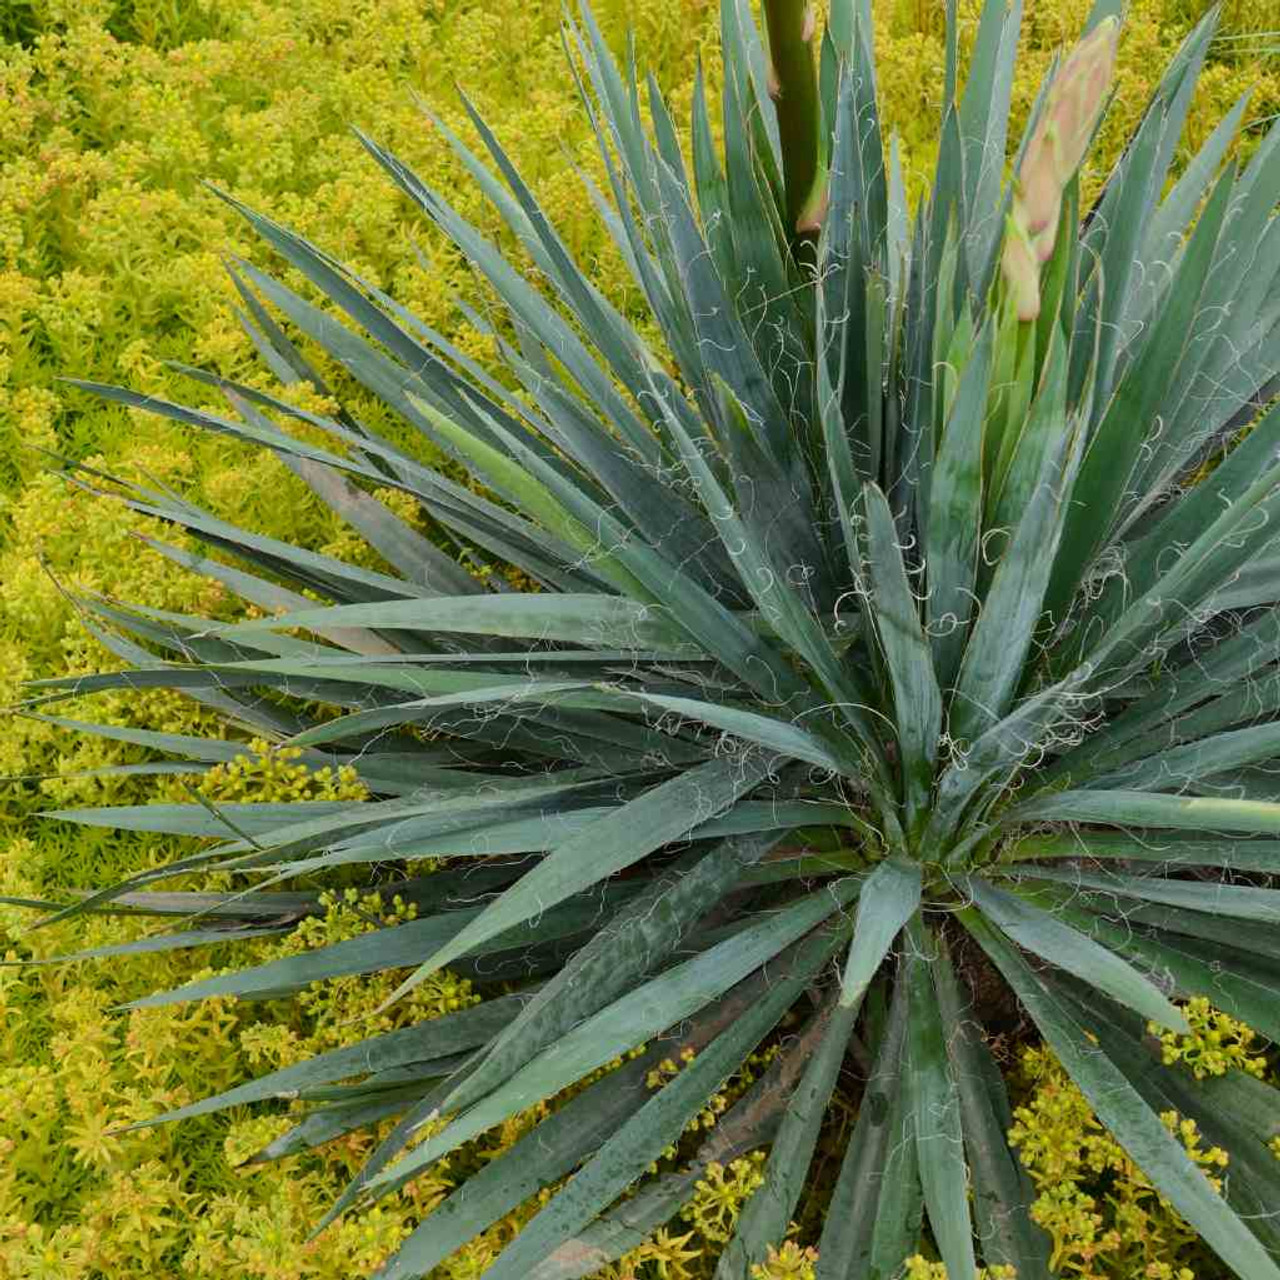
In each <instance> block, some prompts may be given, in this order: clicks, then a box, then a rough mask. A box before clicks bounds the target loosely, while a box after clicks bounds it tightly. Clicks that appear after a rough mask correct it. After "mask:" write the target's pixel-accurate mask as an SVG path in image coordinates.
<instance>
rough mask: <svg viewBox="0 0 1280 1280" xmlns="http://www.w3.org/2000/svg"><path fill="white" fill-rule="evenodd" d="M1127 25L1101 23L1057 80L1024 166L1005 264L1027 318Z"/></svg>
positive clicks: (1036, 308) (1036, 305) (1032, 314)
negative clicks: (1120, 39)
mask: <svg viewBox="0 0 1280 1280" xmlns="http://www.w3.org/2000/svg"><path fill="white" fill-rule="evenodd" d="M1119 34H1120V23H1119V21H1118V19H1116V18H1107V19H1105V20H1104V21H1102V22H1100V23H1099V24H1098V25H1097V26H1096V27H1095V28H1094V29H1093V31H1092V32H1090V34H1089V35H1088V36H1086V37H1085V38H1084V39H1083V40H1081V41H1080V43H1079V44H1078V45H1076V47H1075V49H1073V50H1072V52H1071V55H1070V56H1069V57H1068V58H1067V60H1066V62H1064V63H1063V65H1062V68H1061V70H1060V71H1059V72H1058V74H1057V75H1056V76H1055V77H1054V81H1053V85H1052V86H1051V88H1050V89H1049V95H1048V99H1047V101H1046V102H1045V107H1044V113H1043V115H1042V116H1041V117H1040V121H1039V123H1038V124H1037V125H1036V128H1035V131H1034V132H1033V133H1032V135H1031V138H1030V140H1029V142H1028V143H1027V149H1026V152H1025V153H1024V154H1023V157H1022V163H1021V164H1020V165H1019V166H1018V183H1017V188H1016V190H1015V192H1014V197H1013V208H1012V211H1011V212H1010V215H1009V233H1008V237H1007V239H1006V240H1005V248H1004V258H1003V261H1002V266H1003V270H1004V277H1005V279H1006V281H1007V282H1008V283H1009V287H1010V290H1011V291H1012V294H1013V298H1014V302H1015V305H1016V307H1017V312H1018V319H1019V320H1034V319H1036V317H1037V316H1038V315H1039V314H1040V267H1041V265H1042V264H1043V263H1045V262H1048V260H1049V259H1050V258H1051V257H1052V256H1053V246H1054V242H1055V240H1056V239H1057V234H1058V220H1059V217H1060V215H1061V212H1062V194H1063V192H1064V191H1065V190H1066V187H1067V184H1068V183H1069V182H1070V181H1071V179H1072V178H1074V177H1075V175H1076V172H1077V170H1078V169H1079V168H1080V164H1081V161H1082V160H1083V159H1084V154H1085V152H1086V151H1087V150H1088V148H1089V143H1090V142H1091V141H1092V139H1093V134H1094V130H1095V129H1096V128H1097V126H1098V120H1099V119H1100V117H1101V116H1102V110H1103V107H1104V106H1105V105H1106V101H1107V96H1108V94H1109V93H1110V90H1111V82H1112V80H1113V79H1114V77H1115V68H1116V49H1117V45H1118V41H1119Z"/></svg>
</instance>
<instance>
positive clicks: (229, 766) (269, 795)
mask: <svg viewBox="0 0 1280 1280" xmlns="http://www.w3.org/2000/svg"><path fill="white" fill-rule="evenodd" d="M302 755H303V751H302V748H301V747H277V746H274V745H273V744H271V743H269V742H267V741H266V740H265V739H263V738H254V739H253V740H252V741H251V742H250V743H249V751H248V753H242V754H240V755H238V756H236V758H235V759H234V760H231V761H229V762H228V763H226V764H218V765H214V766H213V768H212V769H209V770H208V771H207V772H205V773H204V774H203V775H202V776H201V778H200V781H199V783H198V784H197V790H198V791H199V792H200V794H201V795H204V796H208V797H209V799H210V800H219V801H224V802H227V803H230V802H233V801H234V802H239V803H260V804H265V803H268V802H274V803H277V804H280V803H288V802H293V801H301V800H350V801H360V800H367V799H368V798H369V790H368V788H367V787H366V786H365V785H364V783H362V782H361V781H360V778H359V775H358V774H357V773H356V771H355V769H353V768H352V767H351V766H350V765H347V764H344V765H341V766H339V767H338V768H337V769H333V768H331V767H330V766H329V765H324V766H322V767H321V768H319V769H311V768H308V766H307V765H305V764H300V763H298V762H299V761H300V760H301V758H302Z"/></svg>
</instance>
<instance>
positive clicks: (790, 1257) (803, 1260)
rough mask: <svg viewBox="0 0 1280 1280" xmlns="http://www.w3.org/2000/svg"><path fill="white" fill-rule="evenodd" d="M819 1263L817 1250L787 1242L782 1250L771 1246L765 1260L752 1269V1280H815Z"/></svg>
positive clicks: (791, 1241)
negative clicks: (815, 1270)
mask: <svg viewBox="0 0 1280 1280" xmlns="http://www.w3.org/2000/svg"><path fill="white" fill-rule="evenodd" d="M817 1261H818V1251H817V1250H816V1249H814V1248H812V1247H805V1248H801V1247H800V1245H798V1244H796V1242H795V1241H794V1240H787V1241H785V1242H784V1243H783V1246H782V1248H781V1249H775V1248H774V1247H773V1245H770V1246H769V1252H768V1256H767V1257H766V1258H765V1260H764V1261H763V1262H758V1263H756V1265H755V1266H753V1267H752V1268H751V1280H813V1276H814V1272H813V1269H814V1267H815V1266H816V1265H817Z"/></svg>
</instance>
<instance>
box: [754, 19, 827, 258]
mask: <svg viewBox="0 0 1280 1280" xmlns="http://www.w3.org/2000/svg"><path fill="white" fill-rule="evenodd" d="M763 4H764V18H765V30H766V32H767V35H768V47H769V94H770V96H771V97H772V98H773V105H774V110H775V112H776V113H777V118H778V136H779V140H780V142H781V144H782V180H783V186H784V188H785V199H786V225H787V229H788V232H789V233H790V234H791V235H792V236H793V246H794V247H795V248H796V249H797V250H799V248H800V246H801V245H802V244H804V243H805V242H806V241H812V240H814V239H816V238H817V234H818V231H819V229H820V228H821V226H822V218H823V215H824V214H825V212H826V204H827V166H826V160H825V157H824V156H823V154H822V150H823V147H822V113H821V106H820V104H819V101H818V77H817V70H816V67H815V62H814V43H815V40H816V36H817V31H818V24H817V19H816V16H815V14H814V10H813V6H812V5H811V4H810V3H809V2H808V0H763Z"/></svg>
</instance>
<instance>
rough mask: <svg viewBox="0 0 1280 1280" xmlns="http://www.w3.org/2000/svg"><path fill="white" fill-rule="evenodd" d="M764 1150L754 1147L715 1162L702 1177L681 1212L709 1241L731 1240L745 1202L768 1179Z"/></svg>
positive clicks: (719, 1242)
mask: <svg viewBox="0 0 1280 1280" xmlns="http://www.w3.org/2000/svg"><path fill="white" fill-rule="evenodd" d="M764 1161H765V1155H764V1152H763V1151H753V1152H751V1153H750V1154H749V1155H745V1156H740V1157H739V1158H738V1159H737V1160H732V1161H730V1163H729V1165H728V1166H727V1167H726V1166H725V1165H722V1164H718V1163H715V1162H713V1163H711V1164H709V1165H707V1167H706V1169H705V1170H704V1172H703V1176H702V1177H701V1178H699V1179H698V1182H697V1185H696V1187H695V1190H694V1193H693V1199H692V1200H690V1201H689V1203H688V1204H687V1205H686V1206H685V1207H684V1208H683V1209H682V1210H681V1211H680V1216H681V1217H682V1218H683V1219H684V1220H685V1221H686V1222H687V1223H689V1224H690V1225H691V1226H692V1227H693V1228H694V1230H695V1231H696V1232H697V1234H698V1237H699V1239H701V1240H705V1241H707V1242H708V1243H709V1244H720V1245H723V1244H727V1243H728V1241H729V1238H730V1237H731V1236H732V1235H733V1228H734V1224H735V1223H736V1222H737V1221H738V1215H739V1214H740V1213H741V1212H742V1206H743V1205H744V1204H746V1202H747V1200H748V1199H750V1197H751V1195H752V1193H753V1192H755V1191H756V1190H757V1189H758V1188H759V1186H760V1184H761V1183H762V1182H763V1181H764Z"/></svg>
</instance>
